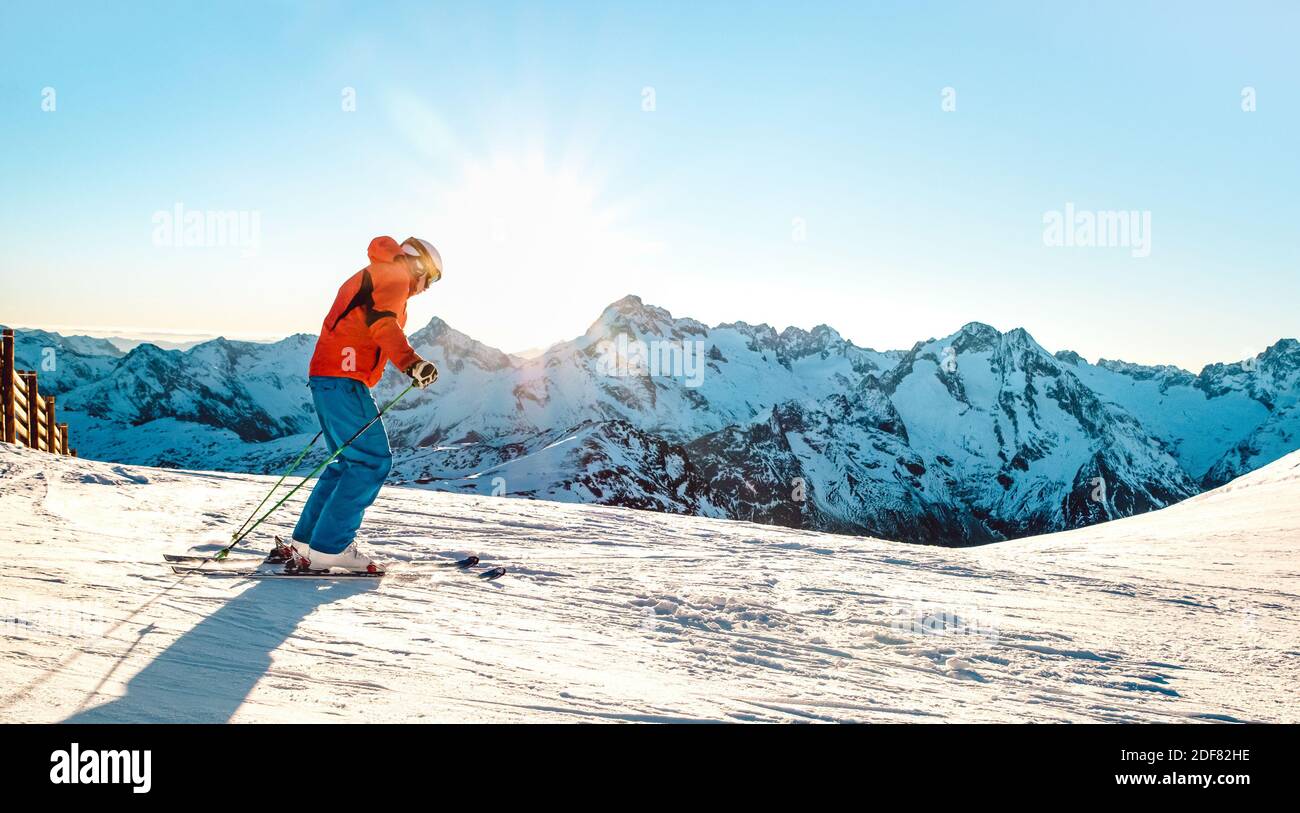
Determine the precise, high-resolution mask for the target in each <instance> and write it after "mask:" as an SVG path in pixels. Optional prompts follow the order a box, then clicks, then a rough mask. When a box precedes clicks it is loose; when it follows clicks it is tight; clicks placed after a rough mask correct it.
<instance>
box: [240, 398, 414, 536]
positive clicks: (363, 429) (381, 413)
mask: <svg viewBox="0 0 1300 813" xmlns="http://www.w3.org/2000/svg"><path fill="white" fill-rule="evenodd" d="M414 387H415V382H411V383H410V384H407V385H406V389H404V390H402V391H401V392H399V393H398V394H397V397H395V398H394V399H393V400H391V401H389V402H388V404H387V405H386V406H385V407H384V408H383V409H381V410H379V412H378V414H376V415H375V417H373V418H371V419H370V420H368V421H366V424H365V426H362V427H361V428H360V429H358V430H357V431H356V434H354V435H353V436H352V437H350V438H348V439H347V441H345V442H344V443H343V444H342V445H341V446H339V447H338V449H336V450H334V453H333V454H331V455H330V456H329V457H327V458H325V462H323V463H321V464H320V465H319V466H317V467H316V468H315V469H314V470H313V471H312V472H311V474H308V475H307V476H306V477H304V478H302V481H301V482H299V483H298V485H296V486H294V487H293V489H292V490H290V491H289V493H288V494H285V495H284V496H283V497H281V498H280V499H279V500H278V501H277V502H276V503H275V505H273V506H271V507H270V508H268V509H267V510H266V513H265V514H263V515H262V516H261V517H260V518H259V519H258V520H257V522H254V523H253V524H252V525H250V526H249V527H248V530H246V531H244V532H243V533H241V534H239V535H238V536H237V537H236V538H234V539H232V540H230V544H229V545H227V546H226V547H224V548H222V549H221V550H220V551H218V553H217V555H216V557H215V558H217V559H224V558H225V557H226V556H228V555H230V549H231V548H233V547H234V546H235V545H238V544H239V543H240V542H241V541H242V540H243V539H244V538H245V537H247V536H248V535H249V534H251V533H252V532H253V529H255V528H256V527H257V526H258V525H261V524H262V522H263V521H264V520H265V519H266V518H267V517H269V516H271V514H273V513H275V509H277V508H279V507H280V506H282V505H284V504H285V502H286V501H288V499H289V498H290V497H292V496H293V495H294V494H296V493H297V492H298V489H300V488H302V487H303V486H304V485H306V484H307V481H308V480H310V479H311V478H313V477H315V476H316V475H318V474H320V473H321V472H322V471H324V470H325V467H326V466H328V465H329V464H331V463H333V462H334V460H335V458H337V457H338V456H339V455H340V454H342V453H343V450H344V449H346V448H348V447H349V446H351V445H352V442H353V441H354V440H356V439H357V438H359V437H361V436H362V435H363V434H365V432H366V431H367V430H368V429H370V427H372V426H374V425H375V424H376V423H377V422H378V421H379V419H380V418H382V417H384V413H385V412H387V411H388V410H390V409H392V407H393V404H396V403H397V402H398V401H400V400H402V396H404V395H406V394H407V393H408V392H410V391H411V390H412V389H413V388H414Z"/></svg>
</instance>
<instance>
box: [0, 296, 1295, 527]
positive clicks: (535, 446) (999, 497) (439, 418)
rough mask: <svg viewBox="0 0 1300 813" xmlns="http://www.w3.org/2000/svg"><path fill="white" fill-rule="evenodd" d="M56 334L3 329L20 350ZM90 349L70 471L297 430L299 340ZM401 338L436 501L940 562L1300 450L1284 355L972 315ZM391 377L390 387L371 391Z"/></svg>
mask: <svg viewBox="0 0 1300 813" xmlns="http://www.w3.org/2000/svg"><path fill="white" fill-rule="evenodd" d="M59 341H62V340H60V339H59V338H58V337H55V336H53V334H40V333H30V334H26V335H20V336H19V346H20V349H22V350H23V353H24V356H25V357H35V356H36V355H39V354H40V353H43V352H44V351H45V347H46V346H47V345H50V344H53V343H58V342H59ZM93 341H94V340H85V341H81V340H79V341H78V342H76V343H73V342H71V341H64V345H67V346H68V350H67V351H66V352H62V353H61V356H62V357H67V358H69V359H72V360H74V361H76V363H77V364H80V365H81V366H80V367H73V368H71V369H72V372H69V373H67V374H66V376H65V377H64V378H60V379H57V380H56V381H57V386H59V387H60V392H63V393H65V394H64V396H63V397H62V399H61V400H60V404H61V408H62V410H63V414H64V417H65V419H66V420H68V422H69V424H70V426H71V429H72V432H73V437H74V439H75V444H76V446H77V447H78V449H79V451H80V453H81V454H82V455H83V456H88V457H92V458H99V459H108V460H112V461H114V462H125V463H136V464H147V465H156V466H163V467H181V468H204V469H221V470H231V471H246V472H257V473H268V472H273V471H278V470H279V469H281V468H282V467H284V466H286V465H287V464H288V463H289V462H290V461H291V460H293V459H294V458H295V457H296V455H297V452H298V451H299V449H300V448H301V447H302V446H304V445H305V444H306V443H307V441H308V440H309V439H310V438H311V437H312V436H313V434H314V432H315V429H316V427H315V421H314V417H313V415H312V406H311V402H310V396H309V392H308V390H307V388H306V387H305V386H304V385H303V384H304V382H303V376H304V371H305V369H306V367H307V359H308V357H309V356H310V353H311V350H312V346H313V342H312V338H311V337H310V336H306V335H297V336H293V337H290V338H288V339H286V340H284V341H281V342H277V343H273V344H256V343H249V342H232V341H227V340H225V339H216V340H213V341H210V342H204V343H203V344H200V345H198V346H196V347H193V348H191V349H189V350H186V351H183V352H182V351H175V350H171V351H168V350H162V349H159V348H157V347H154V346H152V345H147V344H146V345H141V346H139V347H136V348H135V349H133V350H132V351H131V352H130V353H129V354H126V355H125V356H121V354H120V353H117V351H116V350H115V349H114V348H112V346H111V345H107V343H103V344H104V345H106V347H104V346H100V345H98V344H97V345H95V346H93V347H90V346H87V342H93ZM411 342H412V344H413V345H414V346H415V348H416V349H417V350H418V351H419V352H420V353H421V354H422V355H423V356H425V357H426V358H429V359H430V360H432V361H433V362H434V363H436V364H437V365H438V367H439V369H440V370H441V371H442V374H441V377H440V378H439V381H438V383H437V385H436V386H435V387H433V388H431V389H430V390H428V391H417V392H414V393H411V394H409V395H408V396H406V398H405V399H404V400H403V401H402V402H401V403H400V404H398V405H397V406H396V407H395V408H394V409H393V410H392V411H391V412H390V413H389V414H388V415H387V416H386V417H385V425H386V428H387V430H388V433H389V436H390V438H391V439H392V442H393V445H394V447H395V450H396V457H397V462H396V465H395V466H394V469H393V474H392V480H391V482H393V483H407V484H409V483H417V484H420V485H422V486H424V487H427V488H432V489H442V490H450V491H456V492H464V491H473V492H476V493H491V494H494V495H495V494H504V495H508V496H521V497H543V498H546V499H551V500H558V501H563V502H593V503H598V504H604V505H616V506H625V507H639V508H651V509H655V510H662V511H667V512H670V513H687V514H694V515H699V516H719V515H721V516H727V517H731V518H739V519H750V520H756V521H761V522H775V523H778V524H783V525H788V526H792V527H799V528H806V529H810V530H829V531H840V532H847V533H866V534H870V535H875V536H884V537H888V538H891V539H900V540H908V541H917V542H930V543H939V544H946V545H962V544H973V543H980V542H986V541H990V540H1000V539H1007V538H1016V537H1021V536H1025V535H1029V534H1035V533H1042V532H1046V531H1052V530H1061V529H1066V528H1073V527H1081V526H1086V525H1091V524H1094V523H1096V522H1099V521H1102V520H1107V519H1113V518H1117V517H1124V516H1130V515H1133V514H1138V513H1142V512H1145V511H1149V510H1152V509H1154V508H1160V507H1162V506H1165V505H1169V504H1172V503H1175V502H1177V501H1179V500H1181V499H1185V498H1187V497H1188V496H1191V495H1192V494H1196V493H1198V492H1199V491H1201V490H1202V489H1204V488H1209V487H1213V486H1215V485H1219V484H1220V483H1222V482H1226V481H1227V480H1229V479H1231V478H1233V477H1236V476H1238V475H1240V474H1243V473H1245V472H1248V471H1251V470H1253V469H1255V468H1257V467H1259V466H1260V465H1263V464H1265V463H1267V462H1269V461H1271V460H1274V459H1277V458H1278V457H1280V456H1282V455H1284V454H1286V453H1287V452H1290V451H1294V450H1295V449H1296V448H1298V447H1300V343H1297V342H1296V341H1294V340H1290V339H1287V340H1283V341H1280V342H1278V343H1277V344H1275V345H1274V346H1273V347H1270V348H1269V349H1268V350H1267V351H1265V352H1264V353H1261V354H1260V355H1259V356H1257V357H1256V358H1254V359H1249V360H1247V361H1245V362H1241V363H1238V364H1227V365H1224V364H1218V365H1211V366H1209V367H1206V369H1205V370H1204V371H1203V372H1202V373H1201V374H1200V375H1199V376H1193V375H1192V374H1191V373H1188V372H1185V371H1182V370H1178V369H1176V368H1171V367H1140V366H1138V365H1132V364H1126V363H1124V362H1111V361H1105V360H1102V361H1100V362H1098V363H1097V364H1096V365H1092V364H1089V363H1088V362H1086V361H1084V360H1083V359H1082V358H1080V357H1079V356H1078V355H1077V354H1074V353H1071V352H1069V351H1061V352H1058V353H1056V354H1051V353H1049V352H1048V351H1047V350H1045V349H1044V348H1043V347H1041V346H1040V345H1039V344H1038V343H1037V342H1035V341H1034V339H1033V338H1032V337H1031V336H1030V335H1029V334H1028V333H1027V332H1026V331H1024V330H1022V329H1016V330H1011V331H1009V332H1006V333H1002V332H1000V331H998V330H996V329H994V328H992V327H990V326H988V325H984V324H980V323H978V322H973V323H971V324H968V325H966V326H965V327H962V328H961V329H960V330H958V331H957V332H955V333H953V334H952V335H950V336H946V337H943V338H940V339H930V340H928V341H924V342H918V343H917V344H916V345H915V346H913V347H912V348H911V349H910V350H907V351H889V352H877V351H874V350H869V349H866V348H861V347H857V346H856V345H854V344H853V343H852V342H849V341H847V340H846V339H844V338H843V337H842V336H840V334H839V333H837V332H836V331H835V330H834V329H832V328H830V327H828V326H826V325H819V326H817V327H815V328H813V329H812V330H811V331H805V330H801V329H798V328H793V327H792V328H787V329H785V330H784V331H781V332H777V331H776V330H775V329H773V328H772V327H770V326H768V325H756V326H755V325H748V324H745V323H743V322H734V323H729V324H721V325H717V326H715V327H708V326H706V325H704V324H703V323H701V322H698V321H696V320H694V319H690V318H675V317H673V315H672V314H670V313H669V312H668V311H666V310H664V309H663V308H659V307H655V306H653V305H648V304H646V303H644V302H642V301H641V300H640V299H639V298H637V297H635V296H628V297H624V298H623V299H620V300H618V301H617V302H614V303H613V304H611V305H610V306H609V307H607V308H606V309H605V310H604V312H603V313H602V314H601V315H600V317H599V318H598V319H596V321H595V322H593V323H592V325H591V326H590V327H589V328H588V329H587V331H586V332H585V333H583V334H582V335H581V336H579V337H577V338H576V339H574V340H572V341H569V342H562V343H559V344H556V345H554V346H552V347H550V348H549V349H547V350H546V351H545V352H544V353H542V354H540V355H538V356H536V357H534V358H529V359H524V358H520V357H515V356H510V355H507V354H505V353H502V352H501V351H499V350H496V349H494V348H491V347H488V346H487V345H484V344H482V343H480V342H478V341H475V340H474V339H472V338H471V337H469V336H466V335H465V334H463V333H460V332H459V331H456V330H455V329H453V328H452V327H451V326H449V325H448V324H447V323H446V322H444V321H442V320H441V319H437V318H435V319H433V320H432V321H431V322H430V323H429V324H428V325H427V326H426V327H424V328H422V329H420V330H417V331H415V332H414V333H413V334H412V335H411ZM38 351H39V352H38ZM100 352H102V353H105V355H102V356H96V355H93V353H100ZM87 353H90V354H92V355H89V356H87V355H85V354H87ZM115 353H116V355H114V354H115ZM78 354H81V355H78ZM83 359H84V360H83ZM78 360H81V361H78ZM70 363H72V362H70ZM405 384H406V381H405V380H404V378H403V376H401V375H400V374H398V373H397V372H396V371H393V370H390V371H389V374H388V375H387V376H386V377H385V379H384V380H383V381H382V382H381V384H380V386H379V388H378V392H377V397H378V398H379V399H380V400H381V401H387V400H388V399H391V398H392V397H393V396H395V395H396V394H397V393H398V392H399V391H401V390H402V389H403V388H404V386H405ZM312 462H313V461H312V460H311V459H309V460H308V461H307V464H306V465H308V466H310V465H311V464H312Z"/></svg>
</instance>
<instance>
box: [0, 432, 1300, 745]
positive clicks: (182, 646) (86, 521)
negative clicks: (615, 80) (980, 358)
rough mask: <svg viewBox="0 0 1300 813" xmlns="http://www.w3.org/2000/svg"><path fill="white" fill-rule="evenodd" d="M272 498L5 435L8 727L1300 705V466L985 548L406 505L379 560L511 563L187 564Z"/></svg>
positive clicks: (925, 714) (535, 510) (1020, 716)
mask: <svg viewBox="0 0 1300 813" xmlns="http://www.w3.org/2000/svg"><path fill="white" fill-rule="evenodd" d="M578 442H581V441H578ZM557 448H559V447H557ZM271 483H272V480H271V479H269V478H265V477H254V476H249V475H240V474H221V473H212V472H187V471H176V470H164V469H151V468H137V467H130V466H122V465H115V464H109V463H97V462H92V461H87V460H80V459H73V458H62V457H54V456H50V455H42V454H35V453H32V452H30V451H25V450H16V449H14V448H13V447H9V446H6V445H3V444H0V619H3V620H4V622H5V627H4V630H3V634H0V686H2V687H3V688H0V720H3V721H5V722H17V721H59V720H72V721H96V722H99V721H182V720H185V721H205V722H220V721H226V720H233V721H238V722H250V721H291V720H295V721H296V720H304V721H361V720H365V721H442V720H468V721H524V720H528V721H679V720H719V721H841V720H859V721H945V720H947V721H1125V722H1136V721H1145V722H1168V721H1189V720H1191V721H1198V720H1199V721H1222V720H1259V721H1287V722H1295V721H1297V719H1300V702H1298V701H1297V699H1296V693H1295V687H1296V686H1297V685H1300V632H1298V631H1297V628H1296V625H1295V618H1296V615H1297V613H1298V612H1300V567H1298V564H1300V551H1298V550H1297V546H1298V545H1300V454H1292V455H1290V456H1288V457H1286V458H1284V459H1282V460H1279V461H1277V462H1275V463H1273V464H1271V465H1270V466H1267V467H1265V468H1263V469H1261V470H1259V471H1256V472H1254V473H1252V474H1250V475H1247V476H1246V477H1244V478H1241V479H1238V480H1235V481H1233V482H1232V483H1230V484H1228V485H1226V486H1224V487H1222V488H1219V489H1217V490H1215V491H1212V492H1209V493H1206V494H1202V495H1200V496H1198V497H1195V498H1192V499H1189V500H1186V501H1184V502H1182V503H1180V504H1179V505H1176V506H1173V507H1171V508H1167V509H1164V510H1161V511H1156V512H1151V513H1148V514H1145V515H1143V516H1139V517H1133V518H1129V519H1122V520H1118V521H1115V522H1110V523H1106V524H1103V525H1099V526H1096V527H1093V528H1087V529H1080V530H1075V531H1070V532H1067V533H1059V534H1054V535H1050V536H1042V537H1033V538H1028V539H1023V540H1018V541H1012V542H1005V543H1001V544H998V545H991V546H985V547H980V548H971V549H943V548H933V547H919V546H913V545H905V544H899V543H890V542H883V541H879V540H876V539H870V538H864V537H852V536H844V535H830V534H822V533H814V532H810V531H801V530H795V529H787V528H779V527H772V526H763V525H755V524H751V523H744V522H734V521H724V520H715V519H707V518H698V517H689V516H680V515H669V514H663V513H652V512H647V511H634V510H629V509H622V508H607V507H600V506H590V505H565V504H560V503H553V502H540V501H528V500H506V499H495V498H491V497H484V496H477V495H460V494H450V493H441V492H434V491H427V490H421V489H415V488H392V487H390V488H387V489H385V491H384V493H383V494H382V495H381V497H380V499H379V502H378V503H377V504H376V506H375V507H374V508H373V509H372V511H371V512H370V514H369V517H368V520H367V525H366V529H365V540H366V542H367V543H368V544H369V545H371V546H372V549H373V550H375V551H377V552H379V553H381V554H383V555H384V556H387V557H389V558H392V559H395V560H412V559H419V560H424V559H450V558H451V557H454V556H459V555H463V554H466V553H475V554H478V555H479V556H482V557H483V558H484V559H485V560H486V561H491V562H500V563H503V564H505V565H507V566H508V567H509V568H510V573H509V574H508V575H507V576H506V577H505V578H503V579H501V580H499V581H496V582H491V583H485V582H480V581H478V580H476V579H474V578H472V577H471V576H468V575H467V574H463V573H456V572H445V571H444V572H436V573H427V572H425V573H414V572H412V571H411V570H410V569H408V571H407V573H406V575H402V574H401V573H400V571H396V570H395V571H394V573H393V574H391V575H390V576H388V577H387V578H385V579H384V580H383V581H381V582H379V583H374V582H365V583H362V584H357V583H353V582H344V583H335V584H329V583H304V582H292V581H273V582H265V581H264V582H247V581H236V580H229V579H220V580H217V579H206V578H205V577H200V576H191V577H188V578H185V579H178V577H176V576H173V575H172V574H170V573H169V572H168V571H167V570H166V569H165V568H164V567H163V565H162V564H161V562H160V561H159V556H160V555H161V554H162V553H163V552H166V551H177V550H183V549H186V548H191V547H192V548H194V549H198V550H211V549H213V548H214V547H217V546H219V545H220V544H221V543H222V542H223V541H224V540H225V539H226V538H228V534H229V532H230V530H231V529H232V528H233V527H236V526H237V525H238V524H239V522H240V520H241V519H242V518H243V516H244V514H245V513H246V512H247V511H249V510H250V509H251V508H252V506H253V505H255V504H256V502H257V501H258V500H259V499H260V498H261V496H262V494H263V492H264V490H265V489H267V488H268V487H269V486H270V485H271ZM295 502H296V499H295ZM293 518H294V517H293V512H292V511H285V512H283V513H281V514H279V515H277V516H276V517H275V521H274V522H273V523H271V527H270V528H268V529H267V531H268V533H269V532H278V533H285V532H286V530H287V528H288V527H289V525H290V523H291V522H292V520H293ZM266 541H267V538H266V536H265V535H262V534H260V533H259V534H258V539H257V544H258V545H265V544H266ZM248 552H250V553H251V550H250V551H248Z"/></svg>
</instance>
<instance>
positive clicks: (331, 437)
mask: <svg viewBox="0 0 1300 813" xmlns="http://www.w3.org/2000/svg"><path fill="white" fill-rule="evenodd" d="M369 255H370V265H368V266H366V267H365V268H363V269H361V270H360V271H358V272H357V273H355V274H353V275H352V276H351V277H349V278H348V280H347V282H345V283H343V287H341V288H339V292H338V296H336V297H335V298H334V305H333V307H331V308H330V311H329V314H327V315H326V317H325V322H324V324H322V325H321V331H320V339H318V340H317V342H316V351H315V352H314V353H313V354H312V357H311V367H310V370H309V373H308V375H309V382H308V383H309V385H310V387H311V396H312V402H313V403H314V404H315V405H316V415H317V417H318V418H319V419H320V426H321V431H322V433H323V435H324V437H325V442H326V444H327V445H328V446H329V450H330V451H331V452H334V451H337V450H338V448H339V447H340V446H341V445H343V444H344V443H346V442H347V439H348V438H350V437H352V436H353V435H354V434H356V432H357V430H359V429H361V427H363V426H365V424H366V422H368V421H370V420H371V419H373V418H374V417H375V416H376V415H377V414H378V412H379V410H378V408H377V407H376V406H375V400H374V398H373V397H371V395H370V390H369V388H370V387H373V386H375V385H376V384H378V383H379V379H380V378H381V377H382V376H383V374H384V365H385V364H386V363H387V362H389V361H391V362H392V363H393V365H394V366H395V367H397V369H399V370H401V371H402V372H403V373H405V374H406V375H408V376H410V377H411V382H412V383H413V384H414V385H415V386H416V387H419V388H421V389H423V388H424V387H427V386H429V385H430V384H432V383H433V382H434V381H436V380H437V379H438V369H437V368H436V367H434V366H433V364H432V363H431V362H428V361H425V360H424V359H422V358H420V356H419V355H418V354H416V352H415V351H414V350H413V349H411V345H410V343H409V342H408V341H407V340H406V335H405V334H404V333H403V332H402V329H403V328H404V327H405V326H406V301H407V299H408V298H410V297H412V296H415V295H417V294H420V293H423V292H424V291H426V290H427V289H428V287H429V286H430V285H431V284H433V283H435V282H437V281H438V280H439V279H441V278H442V257H441V255H439V254H438V250H437V249H435V248H434V247H433V244H431V243H430V242H429V241H427V240H421V239H419V238H416V237H411V238H408V239H407V240H405V241H403V242H402V243H401V244H399V243H398V242H397V241H396V240H394V239H393V238H391V237H376V238H375V239H374V240H372V241H370V249H369ZM392 465H393V455H392V452H391V450H390V449H389V448H388V435H387V433H386V432H385V431H384V425H383V422H382V421H376V422H375V424H374V426H372V427H371V428H370V429H367V430H366V431H365V432H363V433H362V434H361V435H360V436H359V437H357V439H356V440H354V441H353V442H352V443H351V445H349V446H347V448H345V449H344V450H343V452H342V453H341V454H340V455H339V457H338V458H337V459H336V460H335V461H334V462H333V463H330V464H329V465H328V466H326V467H325V470H324V471H323V472H322V473H321V475H320V478H319V479H318V480H317V481H316V486H315V488H313V489H312V492H311V497H310V498H308V500H307V504H306V505H305V506H304V507H303V509H302V515H301V516H300V517H299V518H298V524H297V525H296V526H295V527H294V529H293V542H292V546H293V551H294V558H295V561H296V562H297V564H298V566H299V567H302V568H310V569H313V570H324V569H328V568H344V569H347V570H354V571H369V572H372V573H374V572H378V571H379V570H380V567H379V566H378V565H377V564H375V562H374V561H373V560H372V559H371V558H370V557H368V556H365V555H364V554H362V553H361V552H360V551H359V550H358V549H357V543H356V541H355V537H356V533H357V529H358V528H360V527H361V519H362V516H363V515H364V513H365V510H366V509H367V508H369V507H370V504H371V503H373V502H374V501H375V498H376V497H378V496H379V489H380V487H381V486H383V484H384V479H385V478H386V477H387V476H388V472H389V470H390V469H391V468H392Z"/></svg>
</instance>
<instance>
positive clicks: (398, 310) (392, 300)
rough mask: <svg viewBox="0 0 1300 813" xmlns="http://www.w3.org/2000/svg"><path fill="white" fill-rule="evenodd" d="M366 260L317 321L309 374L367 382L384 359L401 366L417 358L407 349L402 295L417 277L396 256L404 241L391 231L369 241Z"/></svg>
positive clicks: (376, 379)
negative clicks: (387, 234) (317, 329)
mask: <svg viewBox="0 0 1300 813" xmlns="http://www.w3.org/2000/svg"><path fill="white" fill-rule="evenodd" d="M368 253H369V255H370V265H368V266H366V267H365V268H363V269H361V270H360V271H358V272H357V273H355V274H353V275H352V276H351V277H349V278H348V281H347V282H345V283H343V287H341V288H339V292H338V295H337V296H336V297H334V306H333V307H331V308H330V312H329V314H327V315H326V316H325V322H324V323H323V324H322V325H321V329H320V338H319V339H317V340H316V351H315V352H314V353H313V354H312V357H311V368H310V372H309V374H310V375H313V376H328V377H331V378H355V379H356V380H358V381H361V382H364V383H365V385H366V386H367V387H373V386H375V385H376V384H378V383H379V379H380V378H382V377H383V375H384V363H385V362H387V361H391V362H393V364H394V365H395V366H396V367H397V369H399V370H402V371H405V370H406V369H407V368H409V367H410V366H411V365H412V364H414V363H415V362H417V361H419V360H420V357H419V355H417V354H416V352H415V351H414V350H413V349H411V345H410V343H409V342H408V341H407V340H406V334H405V333H404V332H403V328H405V327H406V300H407V299H408V298H409V297H410V296H411V294H412V293H413V291H414V288H415V284H416V278H415V277H414V276H413V275H412V274H411V273H410V271H408V270H407V267H406V265H404V264H403V263H401V262H400V261H398V260H397V257H398V256H399V255H401V253H402V247H401V245H400V244H398V242H397V241H396V240H394V239H393V238H391V237H376V238H375V239H374V240H371V241H370V249H369V252H368Z"/></svg>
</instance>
